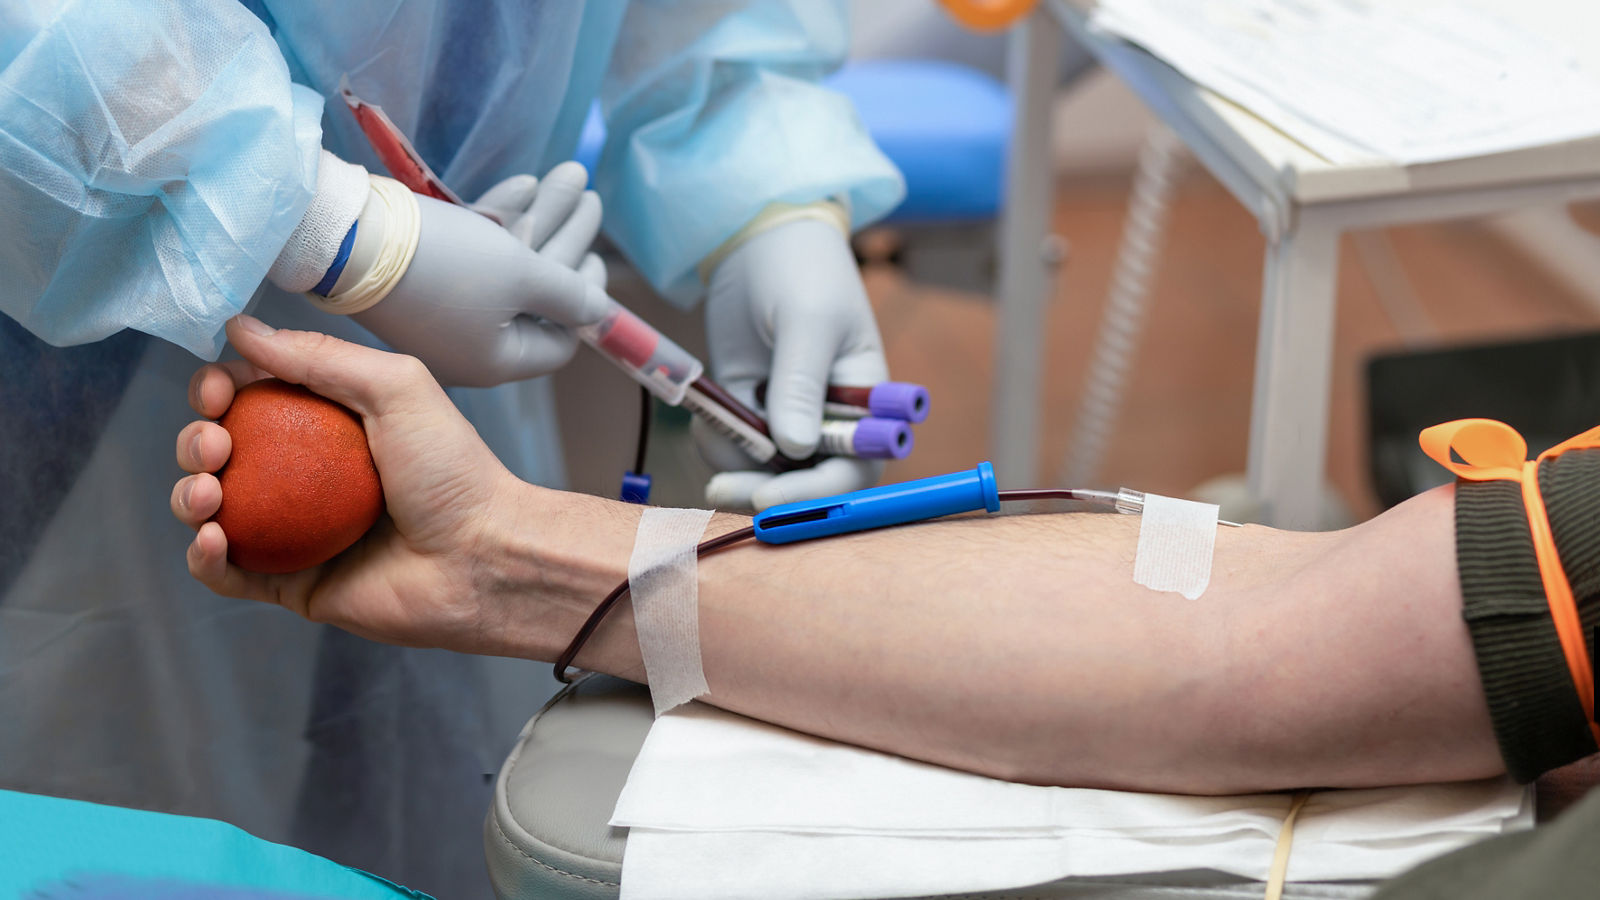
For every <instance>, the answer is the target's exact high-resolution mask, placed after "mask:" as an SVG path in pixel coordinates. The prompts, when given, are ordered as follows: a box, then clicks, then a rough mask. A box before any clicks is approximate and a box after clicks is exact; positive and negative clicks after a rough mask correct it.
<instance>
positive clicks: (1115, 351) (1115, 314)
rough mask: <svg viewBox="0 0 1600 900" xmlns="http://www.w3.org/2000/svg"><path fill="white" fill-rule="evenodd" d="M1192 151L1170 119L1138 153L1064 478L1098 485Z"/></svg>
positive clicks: (1154, 129) (1063, 480)
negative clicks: (1169, 219)
mask: <svg viewBox="0 0 1600 900" xmlns="http://www.w3.org/2000/svg"><path fill="white" fill-rule="evenodd" d="M1186 160H1187V156H1186V155H1185V153H1184V147H1183V142H1182V141H1180V140H1179V139H1178V136H1177V135H1175V134H1173V133H1172V131H1171V129H1168V128H1167V127H1166V126H1164V125H1159V124H1158V125H1155V126H1153V127H1152V128H1151V129H1150V132H1149V133H1148V134H1147V135H1146V137H1145V143H1144V147H1143V149H1142V150H1140V152H1139V170H1138V173H1137V174H1136V175H1135V176H1134V182H1133V197H1132V200H1131V201H1130V202H1129V205H1128V219H1127V222H1126V223H1125V224H1124V225H1123V230H1122V245H1121V247H1120V248H1119V249H1118V251H1117V265H1116V269H1115V273H1114V275H1113V277H1112V280H1111V290H1110V293H1109V294H1108V296H1107V298H1106V306H1105V315H1104V317H1103V318H1102V319H1101V320H1100V331H1099V334H1098V335H1097V336H1096V337H1095V346H1094V351H1093V353H1092V354H1091V356H1090V363H1089V374H1088V378H1087V379H1086V380H1085V383H1084V390H1083V402H1082V404H1081V405H1080V407H1079V409H1078V417H1077V420H1076V421H1075V422H1074V423H1073V429H1072V442H1071V443H1070V444H1068V446H1067V456H1066V459H1065V461H1064V462H1063V463H1062V467H1061V472H1062V474H1061V479H1060V483H1061V484H1073V485H1077V484H1085V485H1087V484H1097V483H1098V476H1099V473H1100V466H1101V463H1102V461H1103V460H1104V458H1105V451H1106V445H1107V443H1109V442H1110V439H1111V433H1112V429H1113V428H1115V426H1116V419H1117V414H1118V413H1119V412H1120V411H1121V407H1122V395H1123V392H1124V390H1125V388H1126V387H1127V381H1128V370H1129V369H1131V368H1133V362H1134V359H1135V358H1136V356H1137V351H1138V343H1139V337H1140V334H1141V333H1142V332H1143V330H1144V320H1145V313H1146V311H1147V310H1148V309H1149V305H1150V304H1149V300H1150V280H1151V275H1152V273H1153V272H1154V270H1155V265H1156V262H1157V259H1158V257H1159V255H1160V251H1161V244H1162V241H1163V239H1164V238H1165V237H1166V225H1167V217H1168V212H1169V210H1170V208H1171V206H1172V198H1173V196H1174V194H1175V193H1176V191H1177V186H1178V181H1179V178H1180V176H1181V175H1182V174H1183V169H1184V164H1185V162H1186Z"/></svg>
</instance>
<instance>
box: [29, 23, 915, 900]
mask: <svg viewBox="0 0 1600 900" xmlns="http://www.w3.org/2000/svg"><path fill="white" fill-rule="evenodd" d="M841 7H842V4H839V3H831V2H827V3H824V2H816V0H789V2H784V0H764V2H763V0H754V2H720V3H719V2H659V3H657V2H645V0H635V2H621V0H616V2H604V0H598V2H590V3H577V2H567V0H546V2H532V0H505V2H488V0H483V2H448V0H370V2H358V0H343V2H339V3H322V2H312V0H245V2H243V3H241V2H238V0H77V2H72V0H63V2H51V0H0V310H3V311H4V313H5V314H6V315H5V316H0V787H6V788H14V789H19V790H24V791H33V792H38V793H46V794H54V795H60V796H70V797H79V798H85V799H90V800H96V801H102V802H107V803H113V804H121V805H128V806H138V807H146V808H156V809H161V810H168V811H175V812H182V813H190V814H199V815H207V816H216V817H220V818H222V819H225V820H228V821H230V822H234V823H236V824H239V825H241V826H244V827H245V828H248V829H250V830H251V831H254V832H255V833H257V834H259V835H261V836H264V837H267V838H269V839H274V840H281V841H287V842H290V843H293V844H296V845H299V846H302V847H305V848H307V849H310V850H313V851H316V852H319V853H322V854H325V855H328V856H331V857H333V858H334V859H336V860H338V861H341V862H345V863H348V864H350V865H354V866H358V867H362V868H367V869H370V870H372V871H375V872H378V873H381V874H383V875H385V876H387V877H389V878H392V879H395V880H397V881H401V882H403V883H407V884H410V885H411V886H413V887H415V888H418V889H421V890H427V891H431V892H434V893H437V894H439V895H440V896H445V897H470V896H484V895H486V894H487V885H486V882H485V878H484V875H483V874H482V873H483V862H482V850H481V845H480V840H481V839H480V834H481V832H480V822H481V820H482V815H483V813H484V810H485V808H486V804H487V799H488V797H489V796H490V793H489V784H488V781H489V773H492V772H494V771H496V769H497V768H498V765H499V763H500V760H501V759H502V757H503V755H504V752H505V751H506V750H507V749H508V747H509V743H510V741H511V740H512V739H513V738H514V736H515V730H516V727H517V725H518V724H520V722H521V721H522V720H523V719H524V718H526V716H527V715H528V714H529V713H530V712H531V710H532V709H533V707H534V705H535V704H536V703H537V702H538V701H539V699H541V696H542V695H543V694H544V693H547V692H548V690H549V685H550V682H549V681H548V679H547V678H546V677H545V676H544V675H543V674H542V673H541V672H539V671H537V670H536V669H535V668H533V667H532V666H531V665H530V664H524V663H522V662H520V661H510V660H487V659H478V658H471V657H466V656H453V655H450V654H448V653H443V652H435V651H416V650H406V649H401V648H397V647H389V646H384V645H379V644H370V643H366V642H364V641H361V640H360V639H357V638H354V637H351V636H350V635H348V634H345V633H343V632H340V631H337V630H334V629H331V628H325V627H319V626H315V625H311V624H309V623H306V622H303V621H300V620H299V619H298V618H297V617H295V616H289V615H283V614H282V612H281V611H280V610H274V609H271V608H267V607H261V606H259V605H255V604H250V603H247V602H244V601H237V600H229V599H224V598H220V597H216V596H213V595H211V594H209V593H207V592H206V591H205V590H204V589H203V588H201V587H200V586H199V585H197V584H195V583H194V582H193V581H192V579H190V578H189V577H188V575H187V573H186V571H185V565H184V552H183V551H184V546H185V545H186V543H187V542H188V540H189V537H190V535H189V534H188V533H187V532H186V531H185V529H184V528H183V527H182V526H181V525H179V524H178V523H177V522H176V521H174V520H173V519H172V518H171V517H170V516H169V515H167V514H166V504H167V502H168V498H167V497H166V496H165V495H164V494H163V493H161V490H162V489H161V487H160V486H161V485H163V484H164V483H165V481H166V479H163V478H157V477H152V474H151V473H152V472H157V473H159V472H164V471H170V470H172V469H173V465H174V464H173V448H172V446H171V435H173V434H175V433H176V432H177V431H178V430H179V429H180V428H181V427H182V426H183V424H184V423H185V422H186V421H188V419H189V418H190V413H189V409H188V406H187V404H186V403H185V402H184V391H185V389H186V385H187V382H188V378H189V375H190V374H191V373H192V371H193V369H194V357H195V356H200V357H204V358H208V359H209V358H214V357H215V356H216V355H217V353H218V352H219V351H220V350H221V347H220V341H221V334H220V333H221V329H222V324H223V322H224V321H225V320H226V319H227V318H228V317H230V316H232V315H234V314H235V313H237V312H239V311H241V310H243V309H244V308H245V307H246V305H247V304H249V303H251V301H252V298H253V297H256V296H257V295H258V293H259V294H260V295H261V296H262V299H261V301H260V303H259V305H258V307H257V310H258V312H259V314H260V315H261V316H262V317H263V318H264V319H266V320H267V321H268V322H270V323H272V324H274V325H277V326H280V327H296V328H307V329H314V330H321V331H326V332H330V333H334V334H338V335H340V336H345V337H352V338H357V339H365V340H368V341H371V340H372V338H371V337H370V336H369V334H368V331H370V332H371V333H372V334H376V335H377V336H378V337H379V338H381V339H383V340H384V341H386V342H388V343H389V344H390V345H392V346H394V347H395V348H397V349H400V350H402V351H405V352H410V353H414V354H416V355H418V356H419V357H421V358H422V359H423V360H424V361H425V362H427V363H429V365H430V366H431V367H433V369H434V371H435V373H436V374H438V375H439V376H440V377H441V378H442V379H444V380H446V381H447V382H450V383H454V384H458V385H472V386H475V387H472V388H465V389H461V390H458V391H456V392H455V393H454V396H455V399H456V401H457V402H458V403H459V404H460V405H461V406H462V408H463V409H464V410H465V411H466V412H467V413H468V415H469V416H470V417H471V418H472V420H473V421H474V423H475V424H476V425H477V427H478V429H479V430H480V431H481V432H482V433H483V435H484V436H485V438H486V439H487V440H489V442H490V443H491V445H492V446H493V447H494V448H495V450H496V451H497V452H498V453H499V455H500V456H501V458H502V459H504V460H505V462H506V464H507V465H508V466H509V467H510V468H512V469H513V471H515V472H516V473H517V474H518V475H519V476H521V477H523V478H526V479H529V480H532V481H536V482H542V483H545V484H559V483H560V480H561V472H562V468H561V460H560V457H559V453H558V444H557V442H556V439H555V435H554V433H553V427H552V426H553V416H552V414H551V413H552V409H551V400H550V397H549V394H548V387H547V385H546V384H545V383H544V381H543V380H531V381H529V380H522V379H528V378H531V377H532V376H536V375H540V374H544V373H546V372H549V371H551V370H553V369H555V368H557V367H559V366H560V365H561V364H562V363H563V362H565V361H566V359H567V358H569V357H570V355H571V354H572V352H573V348H574V342H573V338H572V335H571V332H570V331H569V330H568V326H572V325H576V324H581V323H583V322H586V321H591V320H592V319H593V318H594V316H595V315H596V314H597V313H598V310H599V299H598V298H599V293H600V290H601V288H602V287H603V284H604V270H603V267H601V266H599V265H598V264H597V261H596V260H594V259H593V258H592V257H589V256H587V255H586V254H587V250H588V243H589V239H590V238H592V237H593V234H594V230H595V228H596V227H597V225H598V222H599V219H600V207H601V204H600V203H599V202H598V201H597V200H596V198H595V197H594V196H593V195H588V194H585V193H584V191H583V186H584V173H583V172H582V171H581V169H579V170H575V169H574V168H573V167H572V166H558V164H559V163H561V162H562V161H563V160H564V159H566V158H567V157H569V156H570V155H571V154H572V153H573V151H574V149H575V146H576V143H577V140H578V136H579V132H580V130H581V127H582V124H583V120H584V117H585V114H586V112H587V111H588V109H589V108H590V106H591V104H592V103H593V101H594V100H595V99H596V98H598V99H599V102H600V104H601V108H602V110H603V111H604V114H605V117H606V124H607V126H608V133H609V138H608V142H607V144H606V147H605V149H604V152H603V154H602V157H601V159H600V162H599V164H598V167H597V171H596V172H595V173H594V179H593V180H594V186H595V188H596V190H597V191H598V195H599V198H600V199H603V201H604V209H605V230H606V233H607V234H608V235H609V236H610V237H611V239H612V240H613V241H614V242H615V243H616V244H617V245H618V246H619V247H620V248H621V249H622V251H623V252H624V253H625V254H626V256H627V257H628V259H629V260H630V261H631V262H632V264H633V265H635V266H637V267H638V268H639V270H640V271H642V272H643V273H644V274H645V276H646V277H648V278H649V280H650V281H651V283H653V284H654V285H655V286H656V287H657V288H658V289H659V290H660V291H662V292H663V293H664V294H665V295H666V296H668V297H670V298H672V299H674V300H675V301H678V302H680V303H683V304H689V303H691V302H694V301H696V300H697V299H699V298H700V297H702V296H705V297H706V298H707V299H706V307H707V324H708V328H709V339H710V345H711V349H712V364H713V368H714V371H715V372H716V374H717V375H718V377H720V378H722V379H723V380H724V381H725V382H728V383H730V384H731V385H732V386H733V387H735V388H737V389H739V390H742V391H744V392H745V393H746V395H747V396H748V394H749V389H750V387H751V386H752V385H753V383H754V381H755V380H757V379H759V378H764V377H768V376H769V375H770V377H771V378H772V382H773V387H772V389H771V392H770V395H771V402H770V404H769V409H770V413H771V417H772V421H773V426H774V431H775V432H776V434H777V437H778V440H779V443H780V446H782V447H783V449H784V450H785V451H787V452H788V453H790V454H791V455H793V456H804V455H806V454H807V453H809V452H810V450H811V448H812V445H813V444H814V443H815V440H816V435H817V430H818V419H819V417H820V407H821V388H822V385H823V384H825V383H826V381H827V380H829V379H830V377H831V378H833V379H834V380H839V381H848V382H855V383H863V382H870V381H874V380H878V379H881V378H883V377H885V376H886V374H887V373H886V371H885V368H884V362H883V357H882V353H881V350H880V342H879V338H878V334H877V331H876V326H875V324H874V322H873V319H872V316H871V312H870V310H869V308H868V306H867V303H866V298H865V295H864V292H863V290H862V287H861V283H860V280H859V277H858V275H857V273H856V270H855V267H854V265H853V262H852V259H851V255H850V252H849V249H848V245H847V241H846V234H847V232H848V231H849V229H850V228H852V227H856V226H859V225H861V224H862V223H864V222H867V221H870V220H872V219H874V218H875V217H877V216H880V215H882V214H883V213H884V212H886V211H887V210H888V209H889V208H890V207H892V206H893V205H894V204H895V203H896V202H897V201H898V200H899V198H900V195H901V191H902V187H901V181H900V179H899V176H898V174H897V173H896V172H895V170H894V169H893V167H892V166H891V165H890V164H889V163H888V162H887V160H885V158H884V157H883V156H881V155H880V154H879V153H878V151H877V150H876V149H875V148H874V146H873V144H872V143H871V141H870V140H869V139H868V137H867V136H866V135H865V134H864V133H863V131H862V129H861V126H860V125H859V123H858V121H857V120H856V118H855V116H854V114H853V112H852V110H851V108H850V106H849V104H848V103H847V101H846V100H845V99H843V98H842V97H840V96H838V95H835V94H832V93H829V92H828V91H825V90H823V89H821V88H819V87H818V86H817V84H816V80H817V79H818V78H819V77H820V76H822V75H823V74H824V73H825V72H827V71H828V70H829V68H830V67H831V66H833V65H836V64H837V63H838V62H839V61H840V59H841V58H842V55H843V53H844V50H845V46H846V34H845V22H844V16H843V11H842V8H841ZM341 77H347V78H348V79H349V84H350V86H351V88H352V89H353V91H354V92H355V93H356V94H357V95H359V96H360V97H362V98H364V99H365V100H367V101H369V102H372V103H375V104H378V105H380V106H382V107H383V108H384V110H385V111H386V112H387V113H388V114H389V115H390V116H391V117H392V118H393V119H394V120H395V122H396V124H397V125H398V126H399V127H400V129H401V130H403V131H404V132H405V133H407V134H408V135H410V136H411V137H412V138H413V139H414V141H415V143H416V145H417V147H418V149H419V150H420V152H421V154H422V156H423V157H424V158H425V159H426V161H427V162H428V163H429V164H430V165H431V166H432V167H433V168H434V169H435V170H436V171H437V172H439V173H440V174H441V176H442V177H443V179H444V180H445V182H446V183H447V184H449V185H450V186H451V187H452V188H454V189H455V190H456V191H457V192H458V193H460V194H461V195H462V196H463V197H467V198H469V199H472V200H475V201H477V204H478V209H479V210H480V211H483V212H487V213H489V214H490V215H492V216H493V217H494V219H493V220H491V219H490V218H488V217H485V216H481V215H476V214H474V213H471V212H467V211H464V210H461V209H459V208H453V207H449V206H447V205H445V204H442V203H439V202H437V201H433V200H429V199H425V198H416V197H415V196H413V195H410V194H409V193H408V192H397V191H396V190H395V189H394V187H395V185H394V183H392V182H387V181H385V180H383V179H382V178H381V177H378V176H381V175H382V174H383V172H384V170H383V169H382V167H381V166H379V165H378V163H377V160H376V158H375V157H374V155H373V153H372V152H371V150H370V149H369V146H368V144H367V142H366V141H365V140H364V139H363V137H362V136H361V134H360V133H359V131H358V129H357V127H356V123H355V122H354V121H353V119H352V118H351V116H350V115H349V114H348V111H347V110H346V109H345V108H344V106H343V104H342V103H341V102H340V101H339V99H338V93H337V91H338V86H339V83H340V79H341ZM552 170H553V171H552ZM547 173H548V174H547ZM534 176H543V177H540V178H538V179H535V177H534ZM496 221H498V222H499V223H501V224H503V225H504V226H505V227H501V224H496ZM362 326H365V328H363V327H362ZM619 377H620V376H619ZM492 385H501V386H499V387H489V386H492ZM732 462H735V463H736V461H732ZM874 474H875V473H874V472H873V470H872V469H871V468H870V467H868V466H866V465H863V464H860V463H856V462H854V461H848V460H837V461H834V462H831V463H828V464H825V465H824V466H821V467H818V468H817V469H816V470H812V471H807V472H801V473H796V474H792V475H789V476H784V477H783V478H780V479H777V480H773V479H772V478H770V476H767V475H762V474H756V473H753V472H738V471H730V472H724V473H722V474H721V475H719V476H717V477H716V478H715V479H714V480H713V482H712V484H711V485H710V487H709V488H708V493H709V494H710V496H709V497H708V500H710V501H711V502H717V503H720V504H722V505H730V506H739V505H745V506H749V505H756V506H766V505H770V504H771V503H773V502H777V501H779V500H782V499H784V498H786V497H788V498H793V497H798V496H801V495H806V494H810V495H822V494H827V493H833V492H836V491H842V490H849V489H854V488H857V487H860V486H863V485H864V484H865V483H866V482H867V481H870V480H871V478H872V477H874Z"/></svg>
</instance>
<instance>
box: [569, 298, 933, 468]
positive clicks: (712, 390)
mask: <svg viewBox="0 0 1600 900" xmlns="http://www.w3.org/2000/svg"><path fill="white" fill-rule="evenodd" d="M611 303H612V305H611V308H610V309H608V310H607V311H606V314H605V316H604V317H602V318H601V320H600V321H599V322H597V323H595V324H593V325H586V326H583V327H580V328H578V329H577V332H578V337H579V338H581V339H582V340H583V342H584V343H586V344H588V345H589V346H590V347H593V348H594V349H595V350H596V351H597V352H598V353H599V354H600V355H602V356H604V357H606V358H607V359H609V360H611V361H612V362H613V363H615V364H616V365H617V367H618V368H620V369H622V370H623V371H624V372H627V373H628V375H629V377H631V378H632V379H633V380H634V381H637V382H639V384H641V385H643V386H644V387H645V389H646V390H648V391H650V393H651V395H652V396H654V397H655V398H656V399H658V400H660V401H661V402H663V403H666V404H667V405H669V406H682V407H684V408H685V409H688V410H689V411H690V412H693V413H695V414H696V415H699V416H701V417H702V418H704V419H705V420H706V421H708V422H710V423H711V424H712V425H715V426H716V427H717V429H718V430H719V431H721V432H722V433H723V434H725V435H727V436H728V437H729V438H730V439H732V440H734V441H736V442H737V443H738V444H739V446H740V448H742V449H743V450H744V451H745V452H746V453H748V454H750V456H751V457H752V458H754V459H755V460H756V461H757V462H759V463H761V464H762V465H764V466H766V467H768V468H770V469H773V470H774V471H779V472H785V471H791V470H793V469H796V468H800V467H803V466H805V465H807V464H809V462H810V461H809V460H791V459H789V458H788V457H786V456H784V455H783V454H781V453H779V452H778V447H777V445H776V444H774V443H773V442H772V436H771V434H770V433H769V432H768V430H767V423H766V421H765V420H763V419H762V418H761V417H760V416H759V415H757V414H756V413H755V412H753V411H752V410H750V409H749V408H748V407H746V406H745V405H744V404H742V403H740V402H739V401H738V400H736V399H735V398H734V397H733V396H731V395H730V394H729V393H728V392H727V391H725V390H724V389H723V388H722V387H720V386H719V385H717V384H716V383H715V382H713V381H711V380H710V379H709V378H707V377H705V365H704V364H703V363H701V362H700V360H699V359H697V358H695V357H694V356H693V355H691V354H690V353H689V352H688V351H687V350H684V349H683V348H682V347H680V346H678V345H677V344H676V343H675V342H673V341H672V340H671V339H670V338H668V337H666V336H665V335H663V334H662V333H661V332H659V331H657V330H655V329H654V328H652V327H651V326H650V325H649V324H648V323H646V322H645V321H644V320H643V319H641V318H639V317H638V316H636V315H634V314H633V313H631V312H629V311H628V310H627V309H626V308H625V307H623V306H622V304H620V303H617V302H616V301H615V300H612V301H611ZM925 393H926V392H924V394H925ZM925 405H926V404H924V406H925ZM912 446H913V441H912V438H911V428H910V426H909V425H908V424H907V422H906V421H905V420H902V419H888V418H878V417H863V418H856V419H838V420H828V421H825V422H824V423H823V427H822V441H821V446H820V449H819V452H820V453H821V454H822V455H831V456H861V457H866V458H870V459H903V458H905V456H906V455H907V454H909V453H910V452H911V449H912Z"/></svg>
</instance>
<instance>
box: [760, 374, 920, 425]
mask: <svg viewBox="0 0 1600 900" xmlns="http://www.w3.org/2000/svg"><path fill="white" fill-rule="evenodd" d="M756 402H757V403H759V404H761V405H763V406H765V405H766V402H767V382H765V381H762V382H759V383H757V384H756ZM929 405H930V400H929V398H928V389H927V388H925V387H923V386H922V385H920V384H912V383H910V382H907V381H880V382H878V383H877V384H874V385H868V386H860V387H856V386H850V385H839V384H830V385H828V391H827V393H826V394H824V395H823V407H822V412H823V415H827V416H832V417H833V418H836V419H848V418H861V417H863V416H877V417H879V418H882V419H900V420H902V421H905V422H910V423H912V424H916V423H919V422H922V421H925V420H926V419H927V418H928V408H929Z"/></svg>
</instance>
